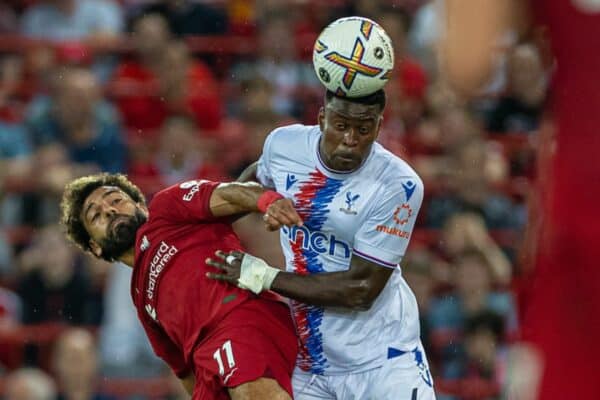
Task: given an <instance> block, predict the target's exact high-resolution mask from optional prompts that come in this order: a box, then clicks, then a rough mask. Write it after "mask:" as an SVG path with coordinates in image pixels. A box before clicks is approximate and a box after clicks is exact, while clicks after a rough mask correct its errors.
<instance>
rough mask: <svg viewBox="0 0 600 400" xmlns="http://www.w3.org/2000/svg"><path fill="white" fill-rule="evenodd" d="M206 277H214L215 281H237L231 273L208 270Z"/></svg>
mask: <svg viewBox="0 0 600 400" xmlns="http://www.w3.org/2000/svg"><path fill="white" fill-rule="evenodd" d="M206 277H207V278H209V279H213V280H215V281H225V282H231V283H235V281H234V279H232V278H231V277H230V276H229V275H223V274H215V273H213V272H207V273H206Z"/></svg>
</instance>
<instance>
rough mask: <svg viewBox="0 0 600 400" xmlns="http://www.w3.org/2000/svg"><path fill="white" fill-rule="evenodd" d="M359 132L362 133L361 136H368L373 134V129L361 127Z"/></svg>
mask: <svg viewBox="0 0 600 400" xmlns="http://www.w3.org/2000/svg"><path fill="white" fill-rule="evenodd" d="M358 131H359V132H360V134H361V135H368V134H369V133H370V132H371V129H370V128H369V127H366V126H361V127H360V129H359V130H358Z"/></svg>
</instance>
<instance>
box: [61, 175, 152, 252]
mask: <svg viewBox="0 0 600 400" xmlns="http://www.w3.org/2000/svg"><path fill="white" fill-rule="evenodd" d="M102 186H114V187H118V188H119V189H121V190H122V191H123V192H125V193H127V195H128V196H129V197H131V199H132V200H133V201H135V202H136V203H139V204H142V205H145V204H146V199H145V198H144V195H143V194H142V191H141V190H140V189H139V188H138V187H137V186H136V185H134V184H133V183H132V182H131V181H130V180H129V179H127V177H126V176H125V175H122V174H106V173H103V174H96V175H89V176H84V177H81V178H77V179H75V180H74V181H72V182H70V183H69V184H67V185H66V186H65V190H64V192H63V196H62V201H61V203H60V208H61V210H62V217H61V221H60V222H61V224H62V225H63V226H64V227H65V230H66V235H67V237H68V238H69V240H71V241H72V242H73V243H75V244H76V245H77V246H78V247H79V248H81V249H82V250H83V251H88V252H91V248H90V243H89V242H90V235H89V233H88V231H87V230H86V229H85V227H84V225H83V221H82V220H81V209H82V208H83V203H84V202H85V199H87V197H88V196H89V195H90V194H91V193H92V192H93V191H94V190H96V189H98V188H99V187H102Z"/></svg>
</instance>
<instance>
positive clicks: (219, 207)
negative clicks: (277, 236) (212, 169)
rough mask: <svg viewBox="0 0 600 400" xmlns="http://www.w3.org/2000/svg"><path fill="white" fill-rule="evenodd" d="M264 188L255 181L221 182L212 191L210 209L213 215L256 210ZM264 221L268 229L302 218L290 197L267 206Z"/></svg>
mask: <svg viewBox="0 0 600 400" xmlns="http://www.w3.org/2000/svg"><path fill="white" fill-rule="evenodd" d="M264 193H265V189H264V188H263V187H262V186H261V185H259V184H258V183H256V182H245V183H242V182H231V183H221V184H220V185H219V186H217V188H216V189H215V190H214V191H213V192H212V195H211V197H210V210H211V212H212V214H213V215H214V216H215V217H225V216H229V215H237V214H242V213H246V212H258V211H260V210H259V209H258V200H259V198H260V197H261V195H262V194H264ZM269 210H270V211H269V216H268V219H267V220H266V222H267V223H268V224H269V226H271V225H272V227H270V228H269V229H271V230H274V229H279V228H280V227H281V226H283V225H286V226H292V225H302V219H301V218H300V216H299V215H298V213H297V212H296V210H295V209H294V204H293V203H292V201H291V200H290V199H279V200H276V201H274V202H273V203H272V204H271V207H270V208H269Z"/></svg>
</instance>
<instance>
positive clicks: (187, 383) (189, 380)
mask: <svg viewBox="0 0 600 400" xmlns="http://www.w3.org/2000/svg"><path fill="white" fill-rule="evenodd" d="M181 384H182V385H183V387H184V388H185V390H186V391H187V392H188V394H189V395H190V396H191V395H192V394H193V393H194V385H195V384H196V377H195V376H194V375H193V374H190V375H188V376H186V377H185V378H183V379H181Z"/></svg>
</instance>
